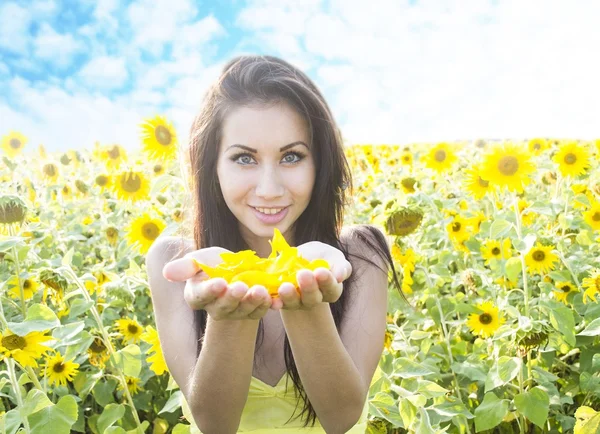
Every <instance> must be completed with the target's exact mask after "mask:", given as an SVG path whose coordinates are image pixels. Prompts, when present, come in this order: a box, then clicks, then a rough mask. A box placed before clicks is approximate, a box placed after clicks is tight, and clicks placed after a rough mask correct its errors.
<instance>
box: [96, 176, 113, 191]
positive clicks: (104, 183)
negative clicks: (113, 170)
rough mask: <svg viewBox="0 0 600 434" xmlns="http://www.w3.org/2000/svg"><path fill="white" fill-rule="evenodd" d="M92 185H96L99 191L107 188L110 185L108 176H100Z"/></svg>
mask: <svg viewBox="0 0 600 434" xmlns="http://www.w3.org/2000/svg"><path fill="white" fill-rule="evenodd" d="M94 184H96V185H97V186H98V187H100V188H101V189H104V188H105V187H108V186H109V185H110V176H109V175H105V174H100V175H98V176H96V178H95V179H94Z"/></svg>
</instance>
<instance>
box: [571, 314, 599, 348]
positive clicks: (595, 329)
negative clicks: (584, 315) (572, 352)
mask: <svg viewBox="0 0 600 434" xmlns="http://www.w3.org/2000/svg"><path fill="white" fill-rule="evenodd" d="M598 335H600V318H596V319H595V320H593V321H592V322H591V323H589V324H588V325H587V326H586V328H585V329H584V330H583V331H581V332H579V333H577V336H598ZM573 345H575V344H573Z"/></svg>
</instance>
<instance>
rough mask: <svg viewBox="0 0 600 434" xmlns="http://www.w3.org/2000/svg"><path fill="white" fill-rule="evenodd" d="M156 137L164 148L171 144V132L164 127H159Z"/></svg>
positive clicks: (156, 130)
mask: <svg viewBox="0 0 600 434" xmlns="http://www.w3.org/2000/svg"><path fill="white" fill-rule="evenodd" d="M154 137H156V140H157V141H158V143H160V144H161V145H163V146H167V145H170V144H171V132H170V131H169V129H168V128H167V127H165V126H164V125H159V126H158V127H156V129H155V130H154Z"/></svg>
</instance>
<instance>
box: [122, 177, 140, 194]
mask: <svg viewBox="0 0 600 434" xmlns="http://www.w3.org/2000/svg"><path fill="white" fill-rule="evenodd" d="M121 187H123V190H125V191H126V192H127V193H135V192H137V191H139V190H140V188H142V178H140V176H139V175H137V174H135V173H126V174H124V175H122V176H121Z"/></svg>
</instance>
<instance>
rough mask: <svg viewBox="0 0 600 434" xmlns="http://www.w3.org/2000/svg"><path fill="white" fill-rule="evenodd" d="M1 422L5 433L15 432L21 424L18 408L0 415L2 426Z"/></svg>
mask: <svg viewBox="0 0 600 434" xmlns="http://www.w3.org/2000/svg"><path fill="white" fill-rule="evenodd" d="M2 424H4V429H5V430H6V434H15V433H16V432H17V430H18V429H19V427H20V426H21V415H20V414H19V410H18V409H16V408H15V409H13V410H9V411H7V412H6V413H5V414H3V415H2V416H0V427H1V426H3V425H2Z"/></svg>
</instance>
